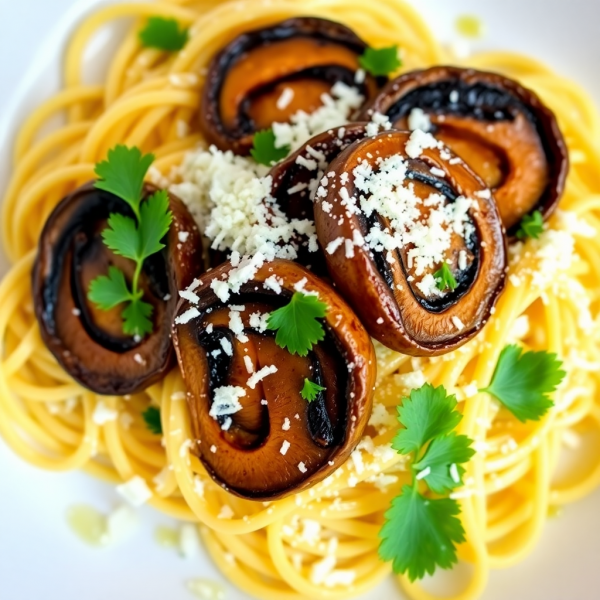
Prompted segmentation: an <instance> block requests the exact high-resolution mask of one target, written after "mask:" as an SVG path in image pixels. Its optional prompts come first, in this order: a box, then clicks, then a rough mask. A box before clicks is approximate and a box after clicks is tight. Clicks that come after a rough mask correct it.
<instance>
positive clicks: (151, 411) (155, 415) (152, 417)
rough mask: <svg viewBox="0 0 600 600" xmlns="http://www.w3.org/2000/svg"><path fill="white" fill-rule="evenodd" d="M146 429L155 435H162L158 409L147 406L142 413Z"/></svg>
mask: <svg viewBox="0 0 600 600" xmlns="http://www.w3.org/2000/svg"><path fill="white" fill-rule="evenodd" d="M142 417H144V422H145V423H146V427H147V428H148V429H149V430H150V431H151V432H152V433H154V434H155V435H162V432H163V428H162V423H161V421H160V408H157V407H156V406H149V407H148V408H147V409H146V410H145V411H144V412H143V413H142Z"/></svg>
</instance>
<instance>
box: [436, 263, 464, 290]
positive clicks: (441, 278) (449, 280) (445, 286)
mask: <svg viewBox="0 0 600 600" xmlns="http://www.w3.org/2000/svg"><path fill="white" fill-rule="evenodd" d="M433 277H434V278H435V281H436V287H437V289H438V290H440V291H441V292H443V291H445V290H450V291H454V290H455V289H456V288H457V287H458V283H457V281H456V279H455V278H454V275H453V274H452V271H451V270H450V267H449V266H448V263H446V262H443V263H442V266H441V268H440V269H439V270H437V271H436V272H435V273H434V275H433Z"/></svg>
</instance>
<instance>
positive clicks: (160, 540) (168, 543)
mask: <svg viewBox="0 0 600 600" xmlns="http://www.w3.org/2000/svg"><path fill="white" fill-rule="evenodd" d="M154 539H155V541H156V543H157V544H158V545H159V546H162V547H163V548H177V547H178V546H179V532H178V531H176V530H175V529H171V528H170V527H164V526H163V525H160V526H159V527H157V528H156V531H155V532H154Z"/></svg>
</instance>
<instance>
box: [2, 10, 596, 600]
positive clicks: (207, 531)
mask: <svg viewBox="0 0 600 600" xmlns="http://www.w3.org/2000/svg"><path fill="white" fill-rule="evenodd" d="M298 12H299V9H298V6H297V2H295V1H293V0H277V1H276V2H271V1H267V0H245V1H240V2H226V3H223V2H217V1H213V0H196V1H194V0H190V1H186V0H171V1H170V2H167V1H163V2H158V3H142V4H138V3H132V4H127V3H124V4H118V5H115V6H109V7H105V8H102V9H100V10H98V11H97V12H96V13H94V14H92V15H91V16H90V17H88V18H87V19H86V20H85V21H84V22H83V23H82V24H81V25H80V26H79V28H78V29H77V31H76V32H75V35H74V36H73V38H72V40H71V41H70V43H69V47H68V50H67V53H66V60H65V70H64V78H65V87H64V89H63V90H61V91H60V92H59V93H58V94H57V95H56V96H55V97H54V98H52V99H51V100H49V101H47V102H46V103H44V104H43V105H42V106H41V107H40V108H38V109H37V110H36V111H34V113H33V114H32V115H31V116H30V117H29V118H28V119H27V121H26V123H25V124H24V125H23V127H22V128H21V131H20V133H19V135H18V138H17V140H16V144H15V149H14V172H13V177H12V180H11V181H10V184H9V186H8V189H7V191H6V195H5V198H4V202H3V205H2V219H1V220H2V238H3V242H4V247H5V250H6V253H7V255H8V257H9V258H10V260H11V262H12V263H13V267H12V269H11V271H10V272H9V273H8V275H7V276H6V277H5V278H4V280H3V282H2V284H1V285H0V339H1V340H2V347H3V354H2V362H1V364H0V434H1V435H2V437H3V438H4V439H5V440H6V442H7V443H8V444H9V446H10V447H11V448H12V449H13V450H14V451H15V452H16V453H17V454H18V455H20V456H21V457H23V458H24V459H25V460H27V461H29V462H31V463H32V464H34V465H36V466H38V467H41V468H45V469H49V470H55V471H64V470H70V469H85V470H86V471H88V472H90V473H92V474H94V475H96V476H98V477H102V478H104V479H106V480H108V481H111V482H114V483H116V482H122V481H128V480H131V479H132V478H133V477H134V476H139V477H141V478H143V479H144V480H145V481H146V482H148V485H149V486H151V487H152V488H153V489H154V493H153V497H152V499H151V501H150V503H151V504H152V505H153V506H154V507H156V508H157V509H159V510H162V511H164V512H165V513H167V514H169V515H172V516H174V517H176V518H179V519H185V520H192V521H196V522H197V523H198V524H199V528H200V532H201V534H202V537H203V539H204V541H205V543H206V546H207V548H208V550H209V552H210V554H211V555H212V557H213V559H214V560H215V562H216V564H217V565H218V566H219V568H220V569H221V570H222V571H223V572H224V574H225V575H226V576H227V577H228V578H229V579H230V580H231V581H232V582H234V583H235V584H237V585H238V586H239V587H241V588H242V589H244V590H245V591H247V592H248V593H250V594H252V595H254V596H256V597H258V598H262V599H273V600H281V599H284V600H287V599H289V600H294V599H301V598H315V599H317V598H322V599H325V598H327V599H335V598H340V599H341V598H347V597H349V596H358V595H360V594H362V593H364V592H366V591H367V590H369V589H370V588H372V587H373V586H375V585H376V584H377V583H378V582H379V581H380V580H381V579H383V578H384V577H387V576H388V575H389V574H390V572H391V566H390V565H389V564H386V563H382V562H381V561H380V560H379V558H378V555H377V546H378V531H379V528H380V525H381V522H382V519H383V513H384V512H385V510H386V509H387V507H388V506H389V503H390V501H391V499H392V498H393V497H394V496H395V495H396V494H397V493H398V491H399V489H400V487H401V485H402V484H404V483H407V482H409V477H410V476H409V473H408V472H407V471H406V470H405V467H404V461H403V458H402V457H401V456H399V455H398V454H397V453H396V452H394V451H393V450H391V446H390V442H391V439H392V438H393V436H394V434H395V430H396V427H397V424H396V420H395V407H396V405H397V404H398V402H399V400H400V398H402V397H403V396H405V395H406V393H407V392H408V391H409V390H410V388H411V387H414V381H415V379H418V380H422V381H428V382H431V383H433V384H434V385H440V384H443V385H444V386H445V387H446V389H447V390H448V391H449V392H450V393H455V394H456V395H457V398H458V399H459V402H460V409H461V411H462V412H463V414H464V419H463V421H462V423H461V426H460V428H461V432H462V433H465V434H467V435H468V436H470V437H471V438H472V439H474V440H475V441H476V447H477V450H478V452H477V454H476V456H475V458H474V459H473V460H472V461H471V462H470V463H469V465H468V472H467V477H466V485H465V487H463V488H461V489H460V490H459V491H458V492H457V493H456V497H458V498H460V502H461V507H462V522H463V525H464V528H465V530H466V538H467V542H466V543H465V544H463V545H461V546H460V547H459V557H460V560H461V561H464V562H467V563H470V564H471V565H472V566H473V568H472V570H471V576H470V578H469V580H468V581H465V582H464V585H463V589H462V591H461V592H460V593H457V594H456V595H455V596H453V598H455V599H456V600H467V599H470V598H477V597H478V596H479V595H480V594H481V593H482V591H483V589H484V588H485V585H486V581H487V578H488V573H489V570H490V569H492V568H499V567H506V566H509V565H511V564H514V563H516V562H518V561H520V560H522V559H523V558H524V557H525V556H526V555H527V554H528V552H529V551H530V550H531V549H532V547H533V546H534V545H535V543H536V542H537V540H538V538H539V536H540V533H541V530H542V527H543V525H544V522H545V520H546V518H547V515H548V510H549V508H550V507H557V506H561V505H563V504H566V503H569V502H573V501H575V500H577V499H578V498H581V497H582V496H584V495H585V494H587V493H589V492H590V491H591V490H592V489H593V488H594V487H595V486H596V485H597V484H598V483H600V460H598V458H597V457H598V456H600V450H599V449H600V397H599V391H600V390H599V387H600V364H599V363H598V362H597V361H598V360H600V358H599V357H600V317H599V315H600V175H599V174H600V115H599V113H598V112H597V110H596V109H595V107H594V106H593V104H592V102H591V101H590V99H589V98H588V96H587V95H586V94H585V93H584V92H583V91H582V90H580V89H579V88H578V87H577V86H576V85H575V84H573V83H572V82H570V81H568V80H565V79H563V78H562V77H560V76H558V75H556V74H555V73H553V72H552V71H551V70H550V69H548V68H547V67H545V66H544V65H542V64H539V63H537V62H536V61H534V60H532V59H529V58H526V57H522V56H517V55H514V54H509V53H499V52H493V53H486V54H481V55H477V56H473V57H470V58H468V59H466V60H464V61H463V60H456V59H455V58H454V57H452V56H449V55H448V53H447V52H446V51H445V50H444V48H443V47H442V46H441V45H440V44H439V42H438V41H437V40H435V38H434V37H433V36H432V34H431V33H430V31H429V30H428V28H427V26H426V24H425V23H424V22H423V21H422V19H421V18H420V17H419V16H418V15H417V14H416V13H415V11H414V10H413V9H412V8H410V7H409V6H407V5H405V4H404V3H403V2H401V1H400V0H378V1H377V2H371V3H365V2H358V1H356V0H306V2H303V4H302V14H308V15H314V16H319V17H323V18H329V19H333V20H337V21H340V22H342V23H344V24H346V25H348V26H349V27H352V28H354V30H355V31H358V32H360V35H361V36H362V37H363V38H364V39H365V40H366V41H367V42H368V43H370V44H372V45H374V46H376V47H380V46H386V45H390V44H398V45H400V47H401V48H402V50H403V60H404V66H403V69H405V70H410V69H413V68H420V67H426V66H430V65H434V64H444V63H447V62H454V63H458V64H459V65H460V66H471V67H474V68H477V69H485V70H492V71H498V72H501V73H503V74H505V75H507V76H509V77H513V78H515V79H517V80H519V81H520V82H522V83H523V84H524V85H525V86H527V87H529V88H531V89H533V90H535V91H536V92H537V93H538V94H539V95H540V97H541V98H542V99H543V100H544V101H545V102H546V103H547V105H548V106H549V107H550V108H551V109H552V110H553V111H554V112H555V114H556V116H557V118H558V120H559V123H560V126H561V129H562V131H563V133H564V135H565V138H566V140H567V144H568V146H569V151H570V156H571V162H572V168H571V172H570V174H569V177H568V181H567V185H566V192H565V195H564V197H563V200H562V202H561V205H560V211H559V212H558V213H557V214H556V215H555V216H554V217H553V218H552V219H551V221H550V229H549V230H548V231H547V232H546V233H544V234H543V235H542V237H541V238H540V240H530V241H528V242H527V243H525V244H522V243H521V244H518V245H516V246H514V247H513V249H512V257H511V267H510V273H509V280H508V281H509V282H508V286H507V289H506V291H505V292H504V294H503V296H502V297H501V299H500V301H499V303H498V305H497V307H496V311H495V314H494V316H493V318H492V319H491V321H490V322H489V323H488V325H487V326H486V328H485V329H484V331H483V332H482V333H481V334H480V335H479V336H478V337H477V338H475V339H474V340H472V341H471V342H469V343H468V344H467V345H466V346H464V347H463V348H461V349H459V350H457V351H455V352H453V353H451V354H448V355H445V356H443V357H439V358H429V359H411V358H410V357H408V356H404V355H401V354H397V353H394V352H392V351H389V350H386V349H385V348H383V347H382V346H377V355H378V383H377V389H376V393H375V409H374V413H373V416H372V419H371V425H372V426H373V427H374V428H375V430H376V431H377V434H376V435H375V436H373V437H371V438H365V439H363V441H362V442H361V444H360V445H359V447H358V450H359V452H360V453H361V456H362V464H360V465H358V464H357V463H356V462H355V461H354V462H353V461H348V462H347V463H346V464H345V465H344V466H342V467H340V468H339V469H338V470H337V471H336V472H335V473H334V475H333V476H332V477H330V478H328V479H327V480H325V481H324V482H322V483H320V484H318V485H316V486H315V487H313V488H312V489H309V490H307V491H304V492H302V493H299V494H296V495H295V496H291V497H288V498H285V499H283V500H278V501H274V502H271V503H257V502H252V501H248V500H243V499H240V498H237V497H234V496H232V495H230V494H228V493H227V492H226V491H224V490H223V489H221V488H220V487H219V486H217V485H216V484H215V483H214V482H213V481H212V479H210V477H208V476H207V475H206V473H205V471H204V469H203V467H202V465H201V464H200V462H199V461H198V460H197V459H196V458H194V457H190V456H189V454H188V453H187V452H185V451H182V450H185V448H186V442H187V440H188V439H189V438H190V437H191V428H190V422H189V415H188V412H187V409H186V404H185V402H184V401H183V399H184V394H182V392H183V391H184V387H183V383H182V380H181V376H180V374H179V371H178V370H173V371H172V372H171V373H170V374H169V375H168V376H167V377H166V378H165V379H164V381H162V382H161V383H159V384H156V385H153V386H152V387H151V388H149V389H148V390H147V391H146V392H144V393H142V394H136V395H133V396H131V397H99V396H96V395H95V394H93V393H91V392H90V391H88V390H85V389H83V388H82V387H80V386H79V385H78V384H76V383H75V382H74V381H73V380H72V379H71V378H70V377H69V376H68V375H67V374H66V373H65V372H63V370H62V369H61V368H60V367H59V366H58V364H57V363H56V361H55V360H54V358H53V357H52V355H51V354H50V353H49V351H48V350H47V349H46V347H45V346H44V344H43V342H42V340H41V337H40V333H39V330H38V324H37V322H36V320H35V318H34V314H33V308H32V298H31V290H30V283H29V282H30V272H31V268H32V264H33V260H34V254H35V248H36V244H37V241H38V237H39V234H40V231H41V229H42V227H43V224H44V222H45V221H46V218H47V217H48V215H49V213H50V212H51V211H52V209H53V208H54V207H55V206H56V204H57V203H58V202H59V200H60V199H61V198H63V197H64V196H65V195H66V194H67V193H68V192H70V191H72V190H73V189H75V188H76V187H77V186H79V185H82V184H83V183H85V182H86V181H89V180H90V179H92V178H93V177H94V164H95V163H96V162H97V161H99V160H102V159H103V158H104V157H105V155H106V153H107V150H108V149H109V148H111V147H112V146H114V145H115V144H117V143H125V144H127V145H130V146H138V147H139V148H140V149H142V150H143V151H144V152H152V153H154V154H155V155H156V157H157V160H156V162H155V165H154V166H155V167H156V169H157V170H158V171H160V172H161V173H162V174H164V175H165V176H166V175H168V174H169V173H170V171H171V168H172V167H174V166H177V165H180V164H181V163H182V161H183V159H184V157H185V155H186V153H187V152H189V151H191V150H193V149H194V148H196V147H197V145H198V144H201V143H202V138H201V135H200V133H199V129H198V121H199V119H198V115H197V110H198V106H199V104H200V93H201V90H202V85H203V74H204V73H205V72H206V67H207V65H208V63H209V61H210V59H211V58H212V56H213V55H214V54H215V52H217V51H218V50H219V49H220V48H222V47H223V46H224V45H225V44H226V43H228V42H229V41H230V40H231V39H232V38H233V37H234V36H235V35H237V34H238V33H240V32H241V31H245V30H248V29H251V28H256V27H260V26H262V25H265V24H270V23H273V22H276V21H278V20H281V19H285V18H288V17H292V16H296V15H298ZM152 15H160V16H168V17H173V18H175V19H177V20H178V21H179V22H180V23H182V24H183V25H186V26H191V36H190V41H189V43H188V45H187V46H186V48H185V49H184V50H183V51H182V52H180V53H178V54H173V55H165V54H164V53H162V52H159V51H157V50H153V49H143V48H141V47H140V46H139V44H138V39H137V32H138V31H139V28H140V23H141V20H143V19H145V18H147V17H148V16H152ZM123 17H134V18H135V19H136V20H137V21H139V22H136V24H135V25H134V26H133V27H132V28H131V30H130V31H129V33H128V34H127V36H126V37H125V39H124V40H123V42H122V43H121V44H120V46H119V47H118V49H117V51H116V52H115V55H114V57H113V59H112V62H111V64H110V68H109V70H108V73H107V75H106V78H105V82H104V84H103V85H101V86H90V85H86V84H84V83H83V70H84V69H83V64H82V61H83V56H84V50H85V48H86V45H87V44H88V43H89V41H90V39H91V38H92V36H93V35H94V33H95V32H96V31H97V30H98V29H99V28H100V27H102V26H104V25H106V24H108V23H111V22H113V21H115V20H117V19H121V18H123ZM56 115H60V116H63V117H64V119H65V121H64V124H63V125H62V126H61V127H60V128H58V129H56V130H55V131H53V132H51V133H48V134H46V135H44V136H43V137H40V136H39V135H38V133H39V131H40V130H41V128H42V126H43V125H44V124H45V123H46V122H47V121H48V120H49V119H50V118H52V117H54V116H56ZM181 123H185V124H186V127H185V128H182V127H181V125H180V124H181ZM515 340H519V341H520V342H521V343H522V344H523V345H524V346H525V347H526V348H535V349H547V350H549V351H551V352H555V353H557V354H558V355H559V356H560V357H561V358H562V360H563V362H564V366H565V369H566V371H567V372H568V377H567V379H566V381H565V382H564V384H563V385H562V386H561V388H560V389H559V390H558V392H557V393H556V397H555V401H556V403H555V407H554V408H553V409H551V411H550V412H549V413H548V414H547V415H546V416H545V418H544V419H542V420H541V421H539V422H528V423H526V424H523V423H520V422H518V421H517V420H516V419H515V418H514V417H512V416H511V415H510V414H509V413H507V412H505V411H504V410H499V409H498V405H497V404H496V403H495V402H494V401H492V400H491V398H490V397H489V396H487V395H486V394H482V393H478V392H477V391H476V390H477V388H478V387H483V386H485V385H486V384H487V383H488V382H489V380H490V378H491V376H492V374H493V370H494V366H495V365H496V362H497V359H498V356H499V353H500V351H501V350H502V348H503V347H504V345H505V344H506V343H507V342H510V341H515ZM99 402H103V403H104V405H105V406H106V407H107V408H109V409H113V410H115V411H117V412H118V414H119V418H118V419H116V420H111V421H108V422H106V423H105V424H104V425H98V424H97V423H96V422H95V421H94V419H93V413H94V410H95V408H96V406H97V404H98V403H99ZM149 404H154V405H156V406H160V409H161V415H162V424H163V431H164V438H163V440H164V442H163V444H161V443H160V438H157V437H156V436H154V435H152V434H151V433H150V432H149V431H148V430H147V429H146V427H145V425H144V422H143V419H142V418H141V413H142V412H143V411H144V409H146V408H147V406H148V405H149ZM576 445H579V447H580V451H579V452H577V453H575V452H572V451H571V450H569V448H570V447H572V446H576ZM590 448H593V449H594V451H593V452H592V451H589V450H590ZM584 450H585V452H584ZM565 455H575V460H572V461H571V463H570V467H569V468H568V469H564V468H563V469H561V471H560V473H561V475H560V477H559V476H558V475H556V473H557V466H558V463H559V461H560V460H562V458H563V457H564V456H565ZM153 480H154V482H153ZM224 506H228V507H229V508H230V509H231V511H230V512H231V513H232V514H233V516H232V517H231V518H222V517H223V512H222V510H223V507H224ZM307 528H308V529H312V531H313V533H314V532H316V535H314V536H310V535H307V531H306V530H307ZM329 556H332V557H334V560H330V564H333V565H334V566H335V570H334V571H333V573H336V572H337V573H338V574H339V573H346V574H348V573H351V575H350V576H349V577H347V578H346V579H344V577H342V576H340V577H338V578H337V581H332V580H330V585H329V586H328V585H326V583H317V581H319V578H316V577H315V576H314V574H315V569H317V568H318V566H319V564H322V562H323V560H324V558H326V557H329ZM399 582H400V585H401V587H402V588H403V589H404V590H405V592H406V593H407V594H408V596H409V597H411V598H414V599H423V600H424V599H431V598H435V597H436V596H435V595H434V594H432V593H430V592H428V591H427V589H426V588H425V587H424V586H423V584H422V583H419V582H417V583H410V582H409V581H408V579H406V578H405V577H403V576H401V577H399Z"/></svg>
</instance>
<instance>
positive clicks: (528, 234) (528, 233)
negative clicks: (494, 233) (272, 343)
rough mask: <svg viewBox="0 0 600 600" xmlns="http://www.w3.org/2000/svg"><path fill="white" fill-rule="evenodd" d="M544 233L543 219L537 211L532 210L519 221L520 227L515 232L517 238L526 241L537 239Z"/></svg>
mask: <svg viewBox="0 0 600 600" xmlns="http://www.w3.org/2000/svg"><path fill="white" fill-rule="evenodd" d="M543 231H544V219H543V217H542V213H541V212H540V211H539V210H534V211H533V212H532V213H531V214H530V215H525V216H524V217H523V219H522V220H521V226H520V227H519V230H518V231H517V238H519V239H520V240H526V239H527V238H533V239H536V240H537V239H539V237H540V235H542V233H543Z"/></svg>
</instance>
